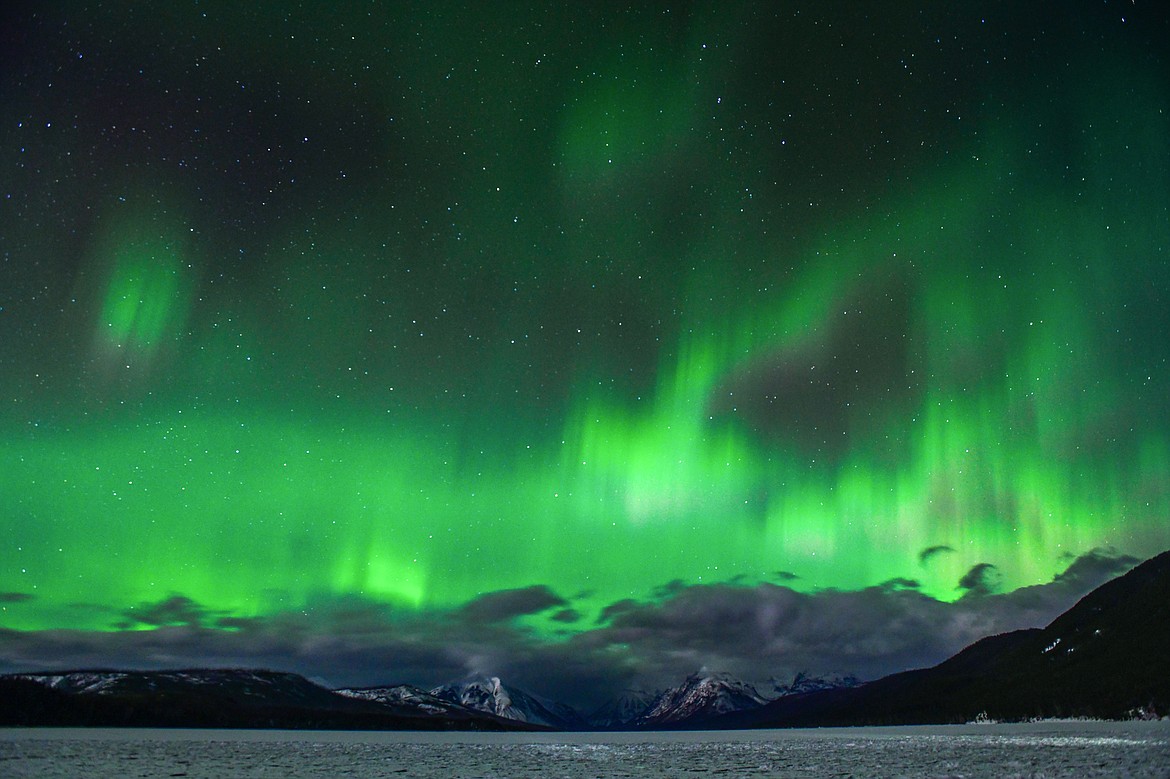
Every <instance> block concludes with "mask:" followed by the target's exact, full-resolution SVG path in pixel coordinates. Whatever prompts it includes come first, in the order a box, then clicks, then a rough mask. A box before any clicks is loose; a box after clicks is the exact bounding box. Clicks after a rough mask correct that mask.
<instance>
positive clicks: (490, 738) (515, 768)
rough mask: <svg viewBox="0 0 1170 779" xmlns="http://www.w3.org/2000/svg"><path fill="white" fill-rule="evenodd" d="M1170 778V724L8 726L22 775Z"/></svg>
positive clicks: (9, 766)
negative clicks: (714, 728) (656, 728)
mask: <svg viewBox="0 0 1170 779" xmlns="http://www.w3.org/2000/svg"><path fill="white" fill-rule="evenodd" d="M704 775H713V776H720V777H748V776H774V777H847V776H849V777H893V776H897V777H997V779H999V778H1002V777H1045V778H1046V779H1049V778H1051V777H1095V776H1100V777H1159V778H1160V779H1164V778H1165V777H1170V722H1043V723H1031V724H1011V725H962V726H920V727H895V728H824V729H812V730H768V731H730V732H728V731H719V732H701V733H691V732H688V733H540V734H532V733H524V734H511V733H510V734H480V733H416V732H336V731H320V732H318V731H272V730H263V731H239V730H235V731H225V730H141V729H125V730H119V729H71V728H62V729H51V728H28V729H0V776H2V777H5V779H16V777H38V778H41V777H103V778H105V777H118V778H119V779H129V778H130V777H159V776H162V777H172V776H186V777H209V778H210V777H217V778H218V777H273V778H275V777H280V778H281V779H296V778H298V777H326V776H328V777H359V778H360V777H403V776H407V777H444V778H447V777H463V778H466V779H472V777H484V778H485V779H486V778H487V777H541V779H545V778H548V779H551V778H553V777H571V778H573V779H577V778H578V777H672V778H673V777H680V776H704Z"/></svg>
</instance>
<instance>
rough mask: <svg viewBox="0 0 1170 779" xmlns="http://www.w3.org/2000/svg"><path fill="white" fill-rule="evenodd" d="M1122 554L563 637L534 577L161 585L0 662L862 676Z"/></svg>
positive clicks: (545, 675) (370, 676)
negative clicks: (140, 599) (1013, 581)
mask: <svg viewBox="0 0 1170 779" xmlns="http://www.w3.org/2000/svg"><path fill="white" fill-rule="evenodd" d="M1133 563H1134V560H1133V558H1130V557H1126V556H1124V555H1116V554H1113V553H1110V552H1107V551H1102V550H1094V551H1092V552H1090V553H1088V554H1086V555H1084V556H1082V557H1079V558H1076V559H1074V560H1072V561H1071V562H1070V564H1069V565H1068V567H1067V569H1066V570H1065V571H1064V572H1063V573H1061V574H1060V575H1059V576H1057V577H1055V578H1054V580H1053V581H1051V582H1049V583H1047V584H1042V585H1035V586H1031V587H1025V588H1022V589H1019V590H1015V591H1013V592H1008V593H995V592H993V591H992V588H991V587H989V586H988V580H989V578H990V577H993V576H994V568H993V566H990V565H987V564H983V565H980V566H975V567H974V568H972V570H971V571H969V572H968V574H967V575H966V576H965V577H964V580H965V583H966V584H967V585H969V586H967V587H965V588H964V589H966V591H967V594H970V593H972V592H978V594H979V597H966V596H965V597H962V598H959V599H958V600H957V601H955V602H953V603H945V602H941V601H938V600H935V599H933V598H930V597H928V596H926V595H924V594H923V593H921V592H919V591H918V590H917V589H916V588H914V587H913V586H911V585H912V584H913V583H914V582H913V580H910V579H893V580H890V581H889V582H886V583H884V584H882V585H879V586H876V587H870V588H868V589H865V590H860V591H854V592H844V591H836V590H825V591H817V592H811V593H801V592H797V591H796V590H793V589H791V588H790V587H786V586H783V585H779V584H772V583H763V584H756V585H750V586H749V585H744V584H741V583H723V584H706V585H691V586H688V585H683V584H681V583H672V584H669V585H667V586H665V587H663V588H661V589H660V591H659V594H658V597H654V598H651V599H649V600H646V601H636V600H631V599H627V600H622V601H617V602H615V603H612V604H610V605H609V606H608V607H606V608H605V609H604V610H603V612H602V615H601V619H600V621H598V622H596V623H594V624H593V625H592V627H591V629H587V630H584V631H582V632H580V633H576V634H574V635H572V636H571V637H569V638H567V639H566V638H564V636H563V635H561V634H560V633H558V634H557V637H556V638H554V639H549V638H545V637H542V636H541V635H539V634H538V633H536V632H534V631H532V630H531V628H530V627H525V626H523V624H521V623H517V622H515V621H514V620H513V619H512V618H514V617H517V616H524V615H530V614H538V613H542V612H544V611H546V610H550V609H555V611H552V612H551V614H550V616H549V619H550V620H552V621H553V622H556V623H560V624H561V625H563V626H567V625H569V624H570V617H573V618H574V619H576V618H579V617H580V615H579V614H577V613H576V611H575V609H574V608H573V606H572V604H570V603H567V602H566V601H565V600H564V599H562V598H560V597H559V596H557V595H556V594H555V593H554V592H553V591H552V590H550V589H549V588H547V587H529V588H526V589H523V590H504V591H501V592H497V593H488V594H486V595H483V596H480V597H479V598H476V599H475V600H474V601H472V602H471V603H469V604H467V605H465V606H464V607H462V608H460V609H456V610H454V611H442V612H429V613H427V612H423V613H417V612H414V611H402V612H397V611H394V610H392V609H390V608H388V607H386V606H385V605H383V604H380V603H376V602H373V601H366V600H363V599H360V598H354V597H338V598H332V599H329V598H325V599H321V600H319V601H318V602H315V603H312V604H309V606H308V607H306V608H304V609H298V610H297V611H289V612H284V613H279V614H274V615H269V616H264V617H249V618H240V617H234V616H229V615H223V614H216V613H213V612H211V611H209V610H208V609H207V608H206V607H204V606H203V605H201V604H199V603H197V602H195V601H193V600H192V599H190V598H188V597H185V596H182V595H173V596H171V597H169V598H166V599H164V600H163V601H160V602H158V603H153V604H151V603H147V604H142V605H140V606H139V607H137V608H135V609H133V610H132V613H133V614H134V620H135V626H137V627H141V626H143V625H146V626H152V627H154V629H152V630H129V631H122V632H119V631H112V632H98V631H94V632H86V631H64V630H58V631H36V632H23V631H11V630H8V631H5V630H0V671H29V670H61V669H69V668H85V667H90V668H92V667H123V668H144V669H145V668H176V667H191V666H203V667H241V666H250V667H265V668H272V669H277V670H288V671H295V672H298V673H302V674H304V675H306V676H310V677H314V678H319V679H324V680H326V681H327V682H329V683H332V684H335V685H370V684H383V683H387V684H388V683H398V682H409V683H413V684H418V685H420V686H423V687H429V686H434V685H438V684H441V683H444V682H447V681H450V680H452V679H456V678H460V677H462V676H465V675H466V674H468V673H473V672H480V673H491V674H495V675H499V676H500V677H501V678H504V679H506V680H508V681H509V682H511V683H512V684H515V685H517V686H520V687H522V688H525V689H529V690H531V691H532V692H536V693H538V694H541V695H546V696H548V697H551V698H555V699H559V700H564V701H566V702H569V703H572V704H575V705H577V706H579V707H581V708H582V709H588V708H590V707H592V706H597V705H600V704H601V703H602V702H604V700H606V699H607V698H609V697H610V696H611V695H616V694H618V693H620V691H621V690H622V689H623V688H632V687H638V688H644V689H653V688H662V687H665V686H667V685H672V684H676V683H678V681H680V680H681V679H682V678H683V677H685V676H686V675H687V674H688V673H692V672H694V671H695V670H697V669H699V668H703V667H706V668H709V669H712V670H723V671H728V672H730V673H733V674H736V675H738V676H740V677H742V678H745V679H748V680H753V681H763V680H766V679H768V678H770V677H777V678H784V677H790V676H791V675H792V674H794V673H796V672H799V671H808V672H812V673H831V672H843V673H852V674H856V675H858V676H860V677H862V678H874V677H877V676H881V675H884V674H887V673H892V672H895V671H900V670H905V669H907V668H913V667H922V666H927V665H932V664H934V663H937V662H940V661H941V660H943V659H945V658H947V657H949V656H950V655H952V654H954V653H955V652H957V651H959V650H960V649H962V648H963V647H965V646H967V645H969V644H971V643H973V642H974V641H976V640H978V639H980V638H982V637H984V636H988V635H992V634H996V633H1003V632H1006V631H1009V630H1016V629H1019V628H1026V627H1040V626H1043V625H1046V624H1048V623H1049V622H1051V621H1052V620H1053V619H1054V618H1055V617H1056V616H1058V615H1059V614H1060V613H1061V612H1063V611H1065V610H1067V609H1068V608H1069V607H1070V606H1072V605H1073V604H1074V603H1075V602H1076V601H1077V600H1078V599H1079V598H1081V597H1082V596H1084V595H1085V594H1086V593H1087V592H1088V591H1089V590H1090V589H1092V588H1093V587H1095V586H1097V585H1099V584H1101V583H1102V582H1103V581H1105V580H1106V579H1108V578H1110V577H1111V576H1114V575H1116V574H1118V573H1121V572H1122V571H1124V570H1126V569H1127V568H1128V567H1130V566H1131V565H1132V564H1133ZM580 624H584V622H583V621H582V622H581V623H580ZM212 626H215V627H212ZM224 628H227V629H224Z"/></svg>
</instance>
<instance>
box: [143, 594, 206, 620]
mask: <svg viewBox="0 0 1170 779" xmlns="http://www.w3.org/2000/svg"><path fill="white" fill-rule="evenodd" d="M123 616H124V617H125V618H126V619H127V620H128V621H129V622H131V623H134V622H137V623H141V624H143V625H152V626H154V627H162V626H164V625H192V626H199V625H202V624H203V621H204V619H205V618H206V617H207V610H206V609H204V608H203V607H202V606H200V605H199V604H198V603H196V602H195V601H193V600H191V599H190V598H188V597H185V596H183V595H172V596H170V597H169V598H166V599H165V600H161V601H159V602H158V603H142V604H140V605H138V606H135V607H133V608H129V609H127V610H126V611H125V612H123Z"/></svg>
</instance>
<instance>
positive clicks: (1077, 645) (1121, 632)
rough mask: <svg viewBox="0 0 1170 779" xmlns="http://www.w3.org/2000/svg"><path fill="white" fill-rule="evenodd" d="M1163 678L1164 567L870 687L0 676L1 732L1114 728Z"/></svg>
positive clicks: (1167, 557)
mask: <svg viewBox="0 0 1170 779" xmlns="http://www.w3.org/2000/svg"><path fill="white" fill-rule="evenodd" d="M1168 667H1170V552H1167V553H1163V554H1161V555H1159V556H1157V557H1154V558H1152V559H1150V560H1147V561H1146V562H1145V563H1143V564H1141V565H1139V566H1137V567H1136V568H1134V569H1133V570H1131V571H1130V572H1129V573H1127V574H1125V575H1123V576H1120V577H1118V578H1116V579H1114V580H1112V581H1110V582H1107V583H1106V584H1104V585H1102V586H1101V587H1099V588H1097V589H1096V590H1094V591H1093V592H1091V593H1089V594H1088V595H1086V596H1085V597H1084V598H1082V599H1081V600H1080V601H1079V602H1078V603H1077V604H1076V605H1075V606H1073V608H1071V609H1069V610H1068V611H1067V612H1065V613H1064V614H1062V615H1061V616H1060V617H1058V618H1057V619H1055V620H1054V621H1053V622H1052V623H1051V624H1049V625H1048V626H1047V627H1045V628H1035V629H1029V630H1019V631H1015V632H1012V633H1005V634H1002V635H998V636H991V637H988V638H985V639H983V640H981V641H978V642H976V643H975V644H972V645H971V646H969V647H967V648H966V649H964V650H963V651H961V652H959V653H958V654H957V655H955V656H954V657H952V658H950V659H948V660H946V661H944V662H942V663H940V664H939V665H937V666H934V667H932V668H926V669H919V670H914V671H906V672H903V673H898V674H894V675H892V676H887V677H883V678H881V679H877V680H875V681H871V682H867V683H860V682H859V681H858V680H857V679H856V678H854V677H851V676H847V675H840V674H838V675H832V676H828V677H818V676H810V675H807V674H798V675H796V676H795V677H794V678H793V679H791V680H790V681H782V680H777V679H770V680H768V682H767V683H766V684H763V685H761V686H760V687H759V688H757V687H756V686H753V685H752V684H749V683H747V682H744V681H742V680H739V679H736V678H734V677H732V676H730V675H728V674H723V673H707V672H702V673H696V674H693V675H691V676H689V677H687V678H686V679H685V680H684V681H683V682H682V683H681V684H679V685H678V686H676V687H672V688H670V689H668V690H665V691H660V692H646V691H641V690H628V691H626V692H624V693H623V694H622V695H621V696H619V697H618V698H617V699H615V700H613V701H611V702H609V703H607V704H606V705H604V706H602V707H600V708H599V709H597V710H596V711H594V712H592V713H591V714H589V715H588V716H583V715H581V714H580V713H578V712H577V711H575V710H573V709H572V708H570V707H569V706H566V705H564V704H560V703H557V702H555V701H550V700H547V699H545V698H542V697H540V696H537V695H533V694H532V693H529V692H526V691H524V690H522V689H519V688H517V687H514V686H511V685H508V684H505V683H504V682H503V681H501V680H500V678H499V677H495V676H473V677H468V678H465V679H462V680H459V681H457V682H452V683H450V684H446V685H443V686H441V687H436V688H434V689H431V690H429V691H427V690H423V689H421V688H418V687H414V686H411V685H391V686H382V687H366V688H345V689H340V690H330V689H328V688H326V687H323V686H321V685H318V684H315V683H313V682H311V681H309V680H308V679H305V678H304V677H302V676H298V675H296V674H292V673H282V672H275V671H256V670H206V669H191V670H178V671H112V670H93V671H70V672H62V673H25V674H9V675H6V676H0V726H3V725H28V726H32V725H96V726H165V727H229V728H230V727H242V728H305V729H313V728H331V729H410V730H433V729H465V730H509V729H511V730H515V729H529V730H531V729H540V730H585V729H663V728H699V727H701V728H752V727H813V726H826V725H865V724H914V723H950V722H967V721H972V720H976V719H993V720H1021V719H1030V718H1036V717H1096V718H1125V717H1133V716H1156V715H1158V714H1166V713H1168V712H1170V674H1168V673H1167V671H1166V669H1167V668H1168ZM761 688H762V691H761Z"/></svg>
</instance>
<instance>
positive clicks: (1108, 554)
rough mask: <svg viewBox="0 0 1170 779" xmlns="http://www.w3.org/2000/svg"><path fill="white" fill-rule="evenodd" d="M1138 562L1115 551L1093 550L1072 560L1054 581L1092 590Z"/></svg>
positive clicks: (1134, 558)
mask: <svg viewBox="0 0 1170 779" xmlns="http://www.w3.org/2000/svg"><path fill="white" fill-rule="evenodd" d="M1140 562H1141V560H1139V559H1138V558H1136V557H1131V556H1130V555H1123V554H1118V553H1117V552H1116V551H1115V550H1110V549H1093V550H1092V551H1090V552H1088V553H1087V554H1084V555H1081V556H1080V557H1077V558H1075V559H1073V561H1072V563H1071V564H1070V565H1069V566H1068V568H1066V569H1065V570H1064V572H1063V573H1060V574H1058V575H1057V577H1056V581H1058V582H1067V583H1070V584H1073V585H1079V586H1086V587H1089V588H1093V587H1097V586H1099V585H1101V584H1104V583H1105V582H1106V581H1108V580H1109V579H1112V578H1114V577H1115V576H1120V575H1121V574H1123V573H1125V572H1126V571H1128V570H1129V569H1130V568H1133V567H1134V566H1135V565H1137V564H1138V563H1140Z"/></svg>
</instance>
